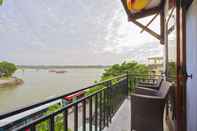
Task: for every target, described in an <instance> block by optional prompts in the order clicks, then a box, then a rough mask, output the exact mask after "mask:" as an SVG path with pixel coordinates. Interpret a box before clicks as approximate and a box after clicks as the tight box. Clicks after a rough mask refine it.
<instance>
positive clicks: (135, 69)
mask: <svg viewBox="0 0 197 131" xmlns="http://www.w3.org/2000/svg"><path fill="white" fill-rule="evenodd" d="M126 72H129V73H131V74H148V72H149V69H148V67H147V66H146V65H144V64H139V63H137V62H135V61H132V62H129V63H126V62H123V63H122V64H115V65H112V66H111V67H109V68H107V69H105V72H104V73H103V75H102V77H101V80H106V79H110V78H113V77H115V76H119V75H122V74H125V73H126Z"/></svg>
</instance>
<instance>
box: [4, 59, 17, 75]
mask: <svg viewBox="0 0 197 131" xmlns="http://www.w3.org/2000/svg"><path fill="white" fill-rule="evenodd" d="M16 70H17V67H16V65H15V64H13V63H9V62H6V61H3V62H0V71H1V73H3V74H4V76H5V77H10V76H12V74H13V73H14V72H15V71H16Z"/></svg>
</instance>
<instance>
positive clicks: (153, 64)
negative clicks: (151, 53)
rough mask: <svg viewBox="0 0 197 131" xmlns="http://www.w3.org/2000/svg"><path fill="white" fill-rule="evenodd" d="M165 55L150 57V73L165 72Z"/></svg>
mask: <svg viewBox="0 0 197 131" xmlns="http://www.w3.org/2000/svg"><path fill="white" fill-rule="evenodd" d="M163 64H164V58H163V57H150V58H148V67H149V69H150V75H161V74H162V73H163V71H164V70H163Z"/></svg>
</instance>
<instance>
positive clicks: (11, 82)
mask: <svg viewBox="0 0 197 131" xmlns="http://www.w3.org/2000/svg"><path fill="white" fill-rule="evenodd" d="M23 83H24V81H23V80H22V79H19V78H16V77H11V78H0V88H3V87H8V86H17V85H21V84H23Z"/></svg>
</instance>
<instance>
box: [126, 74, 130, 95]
mask: <svg viewBox="0 0 197 131" xmlns="http://www.w3.org/2000/svg"><path fill="white" fill-rule="evenodd" d="M126 79H127V92H126V94H127V96H128V95H129V88H130V87H129V72H128V71H127V74H126Z"/></svg>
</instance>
